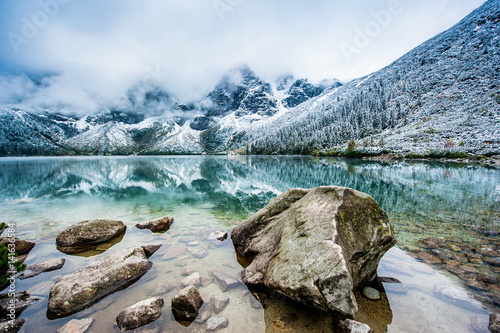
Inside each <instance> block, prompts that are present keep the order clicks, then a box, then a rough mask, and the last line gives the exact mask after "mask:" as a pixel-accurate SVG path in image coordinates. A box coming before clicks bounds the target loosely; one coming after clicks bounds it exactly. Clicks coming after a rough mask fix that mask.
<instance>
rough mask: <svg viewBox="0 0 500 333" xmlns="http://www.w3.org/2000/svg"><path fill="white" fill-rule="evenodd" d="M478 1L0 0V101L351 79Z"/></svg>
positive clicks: (65, 102) (85, 100)
mask: <svg viewBox="0 0 500 333" xmlns="http://www.w3.org/2000/svg"><path fill="white" fill-rule="evenodd" d="M484 2H485V0H419V1H416V0H352V1H338V0H293V1H290V0H182V1H179V0H148V1H138V0H113V1H102V0H86V1H77V0H23V1H19V0H0V50H1V52H0V105H5V104H8V103H14V102H17V103H22V104H23V105H28V106H33V107H36V106H41V107H50V106H57V108H60V109H63V110H69V111H68V112H76V113H92V112H96V111H99V110H100V109H102V108H103V107H105V105H108V104H109V103H118V102H119V101H123V96H124V94H125V92H126V91H127V90H128V89H130V88H131V87H132V86H134V85H137V84H139V83H147V84H151V85H159V86H161V87H162V88H164V89H165V90H166V91H168V92H170V93H172V94H173V95H174V96H176V98H178V99H179V100H181V101H192V100H199V99H201V98H202V97H203V96H205V95H206V94H207V93H208V92H209V91H210V90H211V88H213V86H214V85H215V84H216V83H217V82H218V81H219V80H220V78H221V77H222V75H224V73H225V72H227V71H228V70H229V69H231V68H235V67H238V66H241V65H243V64H247V65H248V66H250V67H251V68H252V69H253V70H254V71H255V72H256V74H257V75H259V76H261V77H262V78H264V79H265V80H268V81H274V80H276V79H277V78H278V77H280V76H282V75H285V74H289V73H291V74H293V75H294V76H295V77H297V78H302V77H306V78H308V79H309V80H310V81H312V82H319V81H321V80H322V79H331V78H337V79H340V80H344V81H347V80H350V79H353V78H357V77H361V76H364V75H367V74H370V73H372V72H374V71H376V70H379V69H381V68H383V67H385V66H387V65H389V64H390V63H391V62H393V61H394V60H396V59H397V58H399V57H400V56H402V55H403V54H405V53H406V52H408V51H410V50H411V49H413V48H414V47H416V46H418V45H419V44H421V43H422V42H424V41H426V40H427V39H429V38H431V37H433V36H435V35H437V34H438V33H440V32H442V31H444V30H446V29H448V28H450V27H452V26H453V25H454V24H456V23H458V22H459V21H460V20H461V19H462V18H464V17H465V16H466V15H467V14H469V13H470V12H471V11H472V10H474V9H475V8H477V7H479V6H480V5H481V4H483V3H484Z"/></svg>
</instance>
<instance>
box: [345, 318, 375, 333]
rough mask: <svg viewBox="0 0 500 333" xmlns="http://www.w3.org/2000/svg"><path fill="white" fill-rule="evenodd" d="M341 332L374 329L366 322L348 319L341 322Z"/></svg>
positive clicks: (352, 332)
mask: <svg viewBox="0 0 500 333" xmlns="http://www.w3.org/2000/svg"><path fill="white" fill-rule="evenodd" d="M339 333H373V331H372V329H371V328H370V326H368V325H366V324H363V323H360V322H357V321H355V320H351V319H346V320H343V321H341V322H340V323H339Z"/></svg>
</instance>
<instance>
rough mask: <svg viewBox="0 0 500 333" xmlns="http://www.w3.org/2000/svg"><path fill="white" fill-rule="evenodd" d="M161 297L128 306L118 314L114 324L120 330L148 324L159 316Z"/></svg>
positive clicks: (161, 304)
mask: <svg viewBox="0 0 500 333" xmlns="http://www.w3.org/2000/svg"><path fill="white" fill-rule="evenodd" d="M163 303H164V301H163V298H161V297H153V298H148V299H146V300H144V301H141V302H138V303H135V304H134V305H131V306H129V307H128V308H126V309H124V310H123V311H122V312H120V313H119V314H118V316H117V317H116V325H118V328H119V329H121V330H122V331H129V330H134V329H136V328H139V327H141V326H144V325H146V324H149V323H151V322H153V321H155V320H156V319H158V318H160V316H161V307H162V306H163Z"/></svg>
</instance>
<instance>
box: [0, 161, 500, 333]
mask: <svg viewBox="0 0 500 333" xmlns="http://www.w3.org/2000/svg"><path fill="white" fill-rule="evenodd" d="M320 185H339V186H347V187H351V188H355V189H357V190H360V191H363V192H366V193H368V194H370V195H371V196H372V197H374V198H375V200H376V201H377V202H378V203H379V204H380V205H381V206H382V207H383V208H384V209H385V211H386V212H387V213H388V215H389V218H390V219H391V222H392V224H393V226H394V228H395V230H396V236H397V239H398V245H397V246H396V248H394V249H392V250H391V251H389V252H388V253H387V255H386V256H385V257H384V258H383V260H382V262H381V265H380V268H379V276H389V277H393V278H397V279H399V280H401V281H402V282H403V283H402V286H403V287H401V285H394V284H387V283H384V285H383V287H385V293H383V299H382V300H380V301H367V300H364V299H363V298H362V296H360V297H359V299H360V308H361V309H360V312H359V314H358V319H360V320H364V321H365V322H368V323H369V324H370V326H372V328H374V329H375V331H376V332H385V331H386V330H387V331H388V332H487V330H486V327H487V321H488V315H489V313H491V311H492V309H495V308H496V309H498V302H499V299H500V295H499V294H500V285H499V281H498V279H499V278H500V269H499V267H497V266H496V265H495V263H496V262H495V260H498V252H500V236H498V232H499V231H500V170H497V169H492V168H484V167H476V166H468V165H459V164H444V163H430V162H429V163H417V162H415V163H408V162H397V163H392V164H384V163H379V162H368V161H360V160H359V161H358V160H342V159H333V158H314V157H252V156H234V157H227V156H224V157H222V156H221V157H214V156H196V157H180V156H179V157H86V158H72V157H66V158H3V159H0V189H1V190H0V222H8V223H11V222H13V223H16V225H17V236H18V237H20V238H22V239H26V240H31V241H35V242H36V243H37V245H36V247H35V248H34V249H33V250H32V251H31V253H30V255H29V256H28V258H27V260H26V263H27V264H33V263H36V262H40V261H42V260H46V259H50V258H59V257H63V258H66V260H67V261H66V265H65V266H64V267H63V268H62V269H61V270H58V271H53V272H48V273H42V274H40V275H38V276H37V277H34V278H30V279H26V280H22V281H18V282H17V286H16V288H17V290H18V291H22V290H29V291H30V292H31V293H32V294H33V295H37V296H39V297H41V300H40V301H39V302H37V303H36V304H34V305H32V306H31V307H29V308H28V309H27V310H25V311H24V313H23V314H22V316H21V317H24V318H26V319H27V322H26V324H25V325H24V327H23V329H22V330H21V332H42V331H43V332H55V331H57V329H58V328H60V327H61V326H63V325H64V324H65V323H66V322H68V321H69V320H70V319H72V318H85V317H91V318H93V319H94V322H93V324H92V326H91V329H90V331H92V332H119V330H118V328H117V327H116V326H115V325H114V323H113V322H114V318H115V317H116V315H117V314H118V313H119V312H120V311H121V310H122V309H124V308H125V307H127V306H129V305H131V304H133V303H135V302H137V301H140V300H143V299H146V298H149V297H152V296H157V295H161V296H162V297H163V298H164V299H165V306H164V307H163V314H162V316H161V318H160V319H159V320H158V321H157V322H155V323H153V324H150V325H148V326H146V328H147V329H150V331H151V332H203V331H204V325H199V324H196V323H193V324H191V325H190V326H189V327H183V326H181V325H179V324H178V323H177V322H176V321H175V320H174V319H173V318H172V316H171V310H170V299H171V297H172V296H173V295H174V293H175V291H176V290H178V289H180V288H181V283H180V282H181V280H182V279H183V278H184V276H183V275H182V274H183V272H184V270H185V269H186V268H191V269H195V270H197V271H199V272H200V274H201V276H202V277H210V276H211V275H210V272H211V271H212V270H217V271H220V272H223V273H226V274H228V275H231V276H233V277H237V276H238V272H239V271H240V270H241V266H240V265H239V264H238V262H237V260H236V258H235V254H234V250H233V247H232V244H231V243H230V241H229V240H227V241H225V242H223V243H222V244H220V245H219V246H215V245H214V244H212V243H210V242H207V241H205V239H204V237H203V235H204V233H205V231H206V230H208V229H207V228H215V229H219V230H223V231H227V230H230V229H232V228H233V227H234V226H235V225H237V224H238V223H240V222H241V221H243V220H244V219H246V218H247V217H248V216H250V215H251V214H252V213H254V212H256V211H257V210H258V209H260V208H262V207H263V206H264V205H265V204H266V203H267V202H268V201H269V200H270V199H272V198H273V197H275V196H276V195H278V194H280V193H282V192H284V191H286V190H288V189H290V188H294V187H303V188H312V187H316V186H320ZM165 215H170V216H173V217H174V219H175V221H174V224H173V225H172V227H171V228H170V230H169V231H168V232H167V233H164V234H153V233H151V232H150V231H149V230H139V229H137V228H135V227H134V225H135V224H136V223H138V222H141V221H145V220H148V219H151V218H155V217H161V216H165ZM95 218H109V219H118V220H122V221H123V222H124V223H125V224H126V225H127V226H128V229H127V232H126V234H125V236H124V237H123V239H121V241H120V242H118V243H116V244H108V246H107V247H109V246H111V245H112V246H111V247H110V248H109V249H107V247H102V248H100V249H99V251H90V252H86V253H84V254H82V255H65V254H63V253H60V252H59V251H57V249H56V247H55V238H56V236H57V234H58V233H59V232H60V231H61V230H63V229H65V228H66V227H68V226H70V225H72V224H74V223H77V222H79V221H83V220H87V219H95ZM186 237H188V238H192V239H193V240H197V241H198V242H199V244H198V245H195V246H192V247H190V248H188V250H187V251H186V253H185V254H183V255H181V256H180V257H179V258H176V259H172V260H164V259H163V258H162V256H163V254H164V253H165V251H167V248H166V247H167V245H165V246H163V247H162V248H161V249H160V250H159V251H158V252H157V253H156V254H155V255H153V256H152V257H151V258H150V260H152V262H153V263H154V265H153V268H152V269H151V270H150V271H149V272H148V273H147V274H146V275H144V276H143V277H142V278H141V279H140V280H139V281H138V282H136V283H135V284H133V285H132V286H130V287H128V288H127V289H126V290H123V291H120V292H117V293H115V294H112V295H110V296H108V297H106V298H105V299H103V300H102V301H100V302H99V303H97V304H95V305H94V306H92V307H90V308H88V309H86V310H84V311H82V312H79V313H77V314H75V315H73V316H70V317H66V318H60V319H57V320H48V319H47V318H46V315H45V314H46V306H47V298H48V293H49V290H50V287H51V286H52V285H53V283H54V282H55V281H56V280H57V279H58V278H59V277H60V276H61V275H63V274H66V273H69V272H71V271H73V270H75V269H76V268H79V267H81V266H83V265H85V264H87V263H89V262H91V261H92V260H95V259H97V258H100V257H102V256H105V255H107V254H108V253H110V252H112V251H114V250H117V249H120V248H127V247H132V246H137V245H144V244H160V243H161V244H168V245H176V244H178V243H179V242H180V241H181V240H183V239H182V238H184V240H185V239H186ZM422 240H424V241H427V242H429V241H431V242H434V244H437V245H438V246H437V247H434V248H431V249H429V248H428V247H425V246H422V245H426V244H427V245H428V243H425V244H423V243H422ZM456 247H459V248H460V250H461V252H460V251H459V253H461V254H462V256H463V257H462V256H459V259H460V258H461V259H463V260H462V261H464V262H458V264H457V260H454V259H457V258H456V257H457V254H456V253H454V252H453V250H452V249H454V250H456V249H457V248H456ZM485 248H486V249H487V252H485V250H484V249H485ZM198 249H205V250H207V251H208V253H209V254H208V255H207V256H206V257H204V258H201V259H200V258H196V257H195V256H193V255H192V252H195V251H197V250H198ZM481 249H482V250H481ZM488 249H489V250H488ZM481 252H485V253H486V254H484V253H481ZM422 253H429V254H431V255H433V256H438V255H439V256H440V257H441V258H442V259H444V260H447V261H448V262H449V263H453V265H457V266H456V267H458V268H459V269H460V270H461V271H460V272H456V271H455V273H452V272H450V271H449V267H450V265H449V264H448V263H447V262H445V261H443V262H441V263H437V264H433V265H428V264H425V263H423V262H422V261H421V260H420V259H418V258H419V256H420V255H421V254H422ZM450 255H454V256H455V257H453V258H450ZM416 258H417V259H416ZM464 258H465V259H464ZM495 258H496V259H495ZM456 273H459V274H456ZM462 273H463V274H462ZM473 277H478V278H480V279H481V281H483V285H482V286H481V288H479V289H478V288H477V285H476V286H474V287H471V286H470V284H471V283H469V282H470V279H471V278H473ZM165 284H169V285H172V286H174V289H173V290H171V291H166V290H165V288H164V285H165ZM443 287H451V288H458V289H459V290H462V291H466V292H467V293H469V294H470V296H468V297H467V298H466V299H465V300H462V301H457V300H455V301H453V300H450V299H446V298H443V297H440V294H439V293H438V292H436V290H439V289H440V288H443ZM380 288H382V287H380ZM199 289H200V293H201V295H202V297H203V298H204V299H205V300H206V301H208V299H209V298H210V296H211V295H217V294H221V293H222V291H221V290H220V289H219V287H218V286H217V285H216V284H215V283H211V284H209V285H208V286H206V287H200V288H199ZM225 294H226V295H227V296H229V297H230V303H229V305H228V307H227V308H226V309H225V310H224V311H223V312H222V313H221V314H220V315H222V316H225V317H227V318H228V320H229V327H228V328H227V329H225V330H224V331H228V332H279V331H280V329H279V328H278V327H279V323H278V319H279V317H280V316H285V317H290V318H293V320H291V324H290V327H291V328H292V331H296V332H331V331H332V330H331V320H330V318H329V317H328V316H324V315H322V314H321V313H318V312H317V311H314V310H313V311H311V310H309V309H307V308H305V307H302V306H299V305H297V304H293V303H292V302H289V301H288V300H286V299H283V298H281V297H273V296H272V295H271V297H269V296H268V297H262V299H261V302H262V303H263V305H264V307H257V308H254V307H252V306H251V302H250V297H249V296H248V293H247V289H246V288H245V287H244V286H240V287H238V288H235V289H232V290H230V291H227V292H226V293H225ZM473 297H474V298H475V299H477V300H479V301H480V302H481V303H479V302H478V301H476V300H475V299H474V298H473ZM254 305H255V304H254ZM487 307H488V308H487ZM297 318H298V319H297ZM282 328H283V327H282Z"/></svg>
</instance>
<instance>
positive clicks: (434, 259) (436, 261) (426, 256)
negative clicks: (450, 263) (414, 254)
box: [418, 252, 442, 264]
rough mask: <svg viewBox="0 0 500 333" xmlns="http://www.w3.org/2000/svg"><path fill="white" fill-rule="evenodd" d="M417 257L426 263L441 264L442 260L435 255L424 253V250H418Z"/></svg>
mask: <svg viewBox="0 0 500 333" xmlns="http://www.w3.org/2000/svg"><path fill="white" fill-rule="evenodd" d="M418 256H419V258H420V259H422V261H424V262H425V263H426V264H441V263H442V261H441V259H439V258H438V257H436V256H433V255H432V254H429V253H426V252H420V253H419V254H418Z"/></svg>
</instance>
